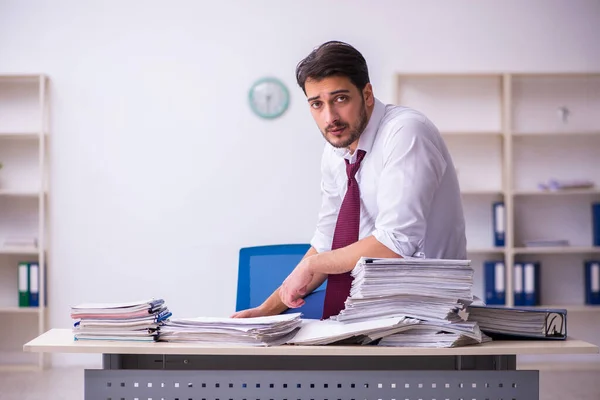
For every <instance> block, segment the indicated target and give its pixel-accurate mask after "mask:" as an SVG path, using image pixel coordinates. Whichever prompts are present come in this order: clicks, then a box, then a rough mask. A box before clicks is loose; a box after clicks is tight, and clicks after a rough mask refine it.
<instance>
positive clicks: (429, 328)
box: [369, 321, 492, 347]
mask: <svg viewBox="0 0 600 400" xmlns="http://www.w3.org/2000/svg"><path fill="white" fill-rule="evenodd" d="M383 334H384V335H383V336H381V334H380V335H373V337H371V335H369V338H370V339H378V338H380V337H382V338H381V341H380V342H379V343H378V345H379V346H394V347H459V346H467V345H471V344H477V343H485V342H489V341H491V340H492V339H491V338H490V337H489V336H487V335H485V334H484V333H482V332H481V330H480V329H479V326H478V325H477V323H476V322H460V323H436V322H430V321H420V322H419V323H418V324H415V325H409V326H407V327H406V328H405V329H398V330H396V331H395V332H394V333H392V334H389V333H386V332H383Z"/></svg>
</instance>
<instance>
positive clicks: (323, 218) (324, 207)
mask: <svg viewBox="0 0 600 400" xmlns="http://www.w3.org/2000/svg"><path fill="white" fill-rule="evenodd" d="M331 156H332V154H331V153H330V149H328V148H327V147H325V150H324V151H323V157H322V159H321V208H320V210H319V216H318V220H317V228H316V230H315V233H314V235H313V237H312V239H311V241H310V244H311V246H312V247H314V249H315V250H316V251H317V252H319V253H322V252H324V251H329V250H331V243H332V241H333V232H334V231H335V224H336V222H337V217H338V213H339V209H340V206H341V204H342V199H341V197H340V195H339V191H338V189H337V188H336V185H335V180H334V178H335V177H334V176H333V172H332V169H331V163H330V161H329V157H331Z"/></svg>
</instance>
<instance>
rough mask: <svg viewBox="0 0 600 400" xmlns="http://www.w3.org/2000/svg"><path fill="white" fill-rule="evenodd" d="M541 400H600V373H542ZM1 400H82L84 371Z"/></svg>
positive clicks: (59, 375)
mask: <svg viewBox="0 0 600 400" xmlns="http://www.w3.org/2000/svg"><path fill="white" fill-rule="evenodd" d="M540 383H541V391H540V399H541V400H565V399H573V400H598V399H600V371H599V370H595V371H542V372H541V373H540ZM0 399H1V400H42V399H43V400H46V399H52V400H82V399H83V370H82V369H81V368H54V369H50V370H46V371H42V372H4V371H3V372H0Z"/></svg>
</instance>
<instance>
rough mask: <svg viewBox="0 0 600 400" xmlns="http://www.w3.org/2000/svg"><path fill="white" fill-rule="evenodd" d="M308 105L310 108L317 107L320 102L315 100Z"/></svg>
mask: <svg viewBox="0 0 600 400" xmlns="http://www.w3.org/2000/svg"><path fill="white" fill-rule="evenodd" d="M310 106H311V107H312V108H319V107H320V106H321V103H319V102H316V101H315V102H314V103H311V104H310Z"/></svg>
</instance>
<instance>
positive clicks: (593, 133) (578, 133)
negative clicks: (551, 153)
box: [512, 131, 600, 137]
mask: <svg viewBox="0 0 600 400" xmlns="http://www.w3.org/2000/svg"><path fill="white" fill-rule="evenodd" d="M512 136H519V137H536V136H537V137H548V136H600V131H572V132H564V131H563V132H561V131H556V132H513V133H512Z"/></svg>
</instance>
